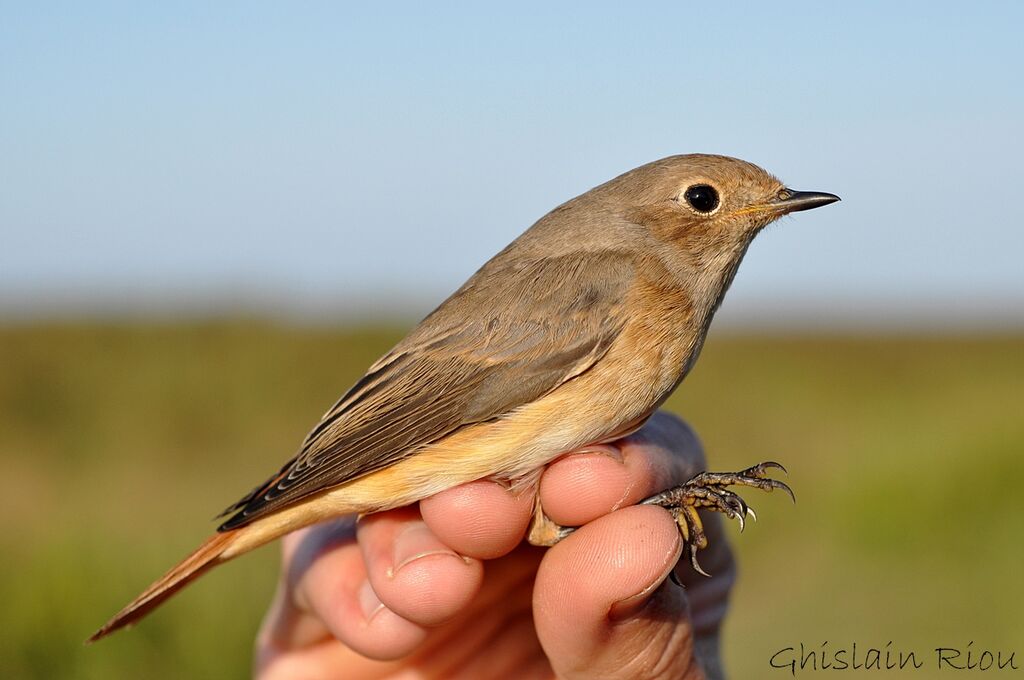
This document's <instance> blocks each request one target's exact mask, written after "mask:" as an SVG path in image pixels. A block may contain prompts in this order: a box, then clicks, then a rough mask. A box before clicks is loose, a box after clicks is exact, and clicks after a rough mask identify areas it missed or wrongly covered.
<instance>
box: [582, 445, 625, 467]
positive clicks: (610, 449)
mask: <svg viewBox="0 0 1024 680" xmlns="http://www.w3.org/2000/svg"><path fill="white" fill-rule="evenodd" d="M576 453H596V454H598V455H601V456H606V457H608V458H611V459H612V460H614V461H615V462H616V463H625V462H626V460H625V458H623V457H622V449H620V448H619V447H617V446H612V445H611V444H596V445H594V446H588V447H587V448H585V449H582V450H580V451H576Z"/></svg>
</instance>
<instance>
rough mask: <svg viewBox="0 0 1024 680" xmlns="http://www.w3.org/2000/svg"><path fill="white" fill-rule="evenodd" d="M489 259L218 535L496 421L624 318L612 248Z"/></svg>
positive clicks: (619, 265) (558, 378)
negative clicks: (501, 260)
mask: <svg viewBox="0 0 1024 680" xmlns="http://www.w3.org/2000/svg"><path fill="white" fill-rule="evenodd" d="M494 263H495V261H494V260H492V261H491V262H490V263H488V265H485V266H484V268H482V269H481V270H480V271H478V272H477V273H476V274H475V275H474V276H473V278H471V279H470V280H469V281H467V282H466V284H465V285H464V286H463V287H462V288H460V289H459V290H458V291H457V292H456V293H455V294H454V295H452V297H450V298H449V299H448V300H446V301H445V303H443V304H442V305H441V306H440V307H438V308H437V309H436V310H434V312H432V313H431V314H430V315H429V316H428V317H427V318H426V319H424V320H423V322H421V323H420V325H419V326H417V327H416V328H415V329H414V330H413V331H412V332H411V333H410V334H409V336H407V337H406V338H405V339H404V340H403V341H402V342H400V343H399V344H398V345H397V346H396V347H395V348H394V349H393V350H391V352H389V353H388V354H386V355H385V356H384V357H382V358H381V359H380V360H379V361H377V362H376V363H375V364H374V365H373V366H371V367H370V369H369V371H368V372H367V373H366V375H364V376H363V377H362V378H361V379H360V380H359V381H358V382H357V383H356V384H355V385H354V386H353V387H352V388H351V389H350V390H349V391H348V392H347V393H346V394H345V395H344V396H343V397H342V398H341V399H340V400H339V401H338V402H337V403H336V404H335V405H334V407H333V408H331V410H329V411H328V412H327V413H326V414H324V417H323V419H322V420H321V421H320V423H318V424H317V426H316V427H315V428H314V429H313V430H312V431H311V432H310V433H309V435H308V436H307V437H306V439H305V441H304V442H303V444H302V447H301V448H300V450H299V452H298V454H297V455H296V456H295V458H293V459H292V460H290V461H289V462H288V463H287V464H286V465H285V466H284V467H283V468H281V470H280V471H279V472H278V474H276V475H274V476H273V477H271V478H270V479H269V480H268V481H267V482H265V483H264V484H262V485H260V486H259V487H257V488H256V489H254V490H253V491H252V492H250V493H249V494H247V495H246V496H245V497H243V498H242V499H241V500H239V501H238V502H237V503H235V504H234V505H232V506H231V507H229V508H228V509H227V510H225V512H224V513H223V514H225V515H226V514H230V513H235V514H234V515H233V516H232V517H231V518H230V519H228V520H227V521H226V522H225V523H224V524H223V525H222V526H221V527H220V529H221V530H228V529H233V528H236V527H238V526H242V525H243V524H246V523H248V522H250V521H252V520H254V519H256V518H258V517H261V516H263V515H266V514H268V513H270V512H273V511H274V510H276V509H278V508H281V507H284V506H286V505H289V504H291V503H294V502H295V501H297V500H300V499H302V498H305V497H307V496H309V495H312V494H314V493H317V492H319V491H322V490H324V489H327V488H330V487H333V486H337V485H339V484H344V483H345V482H348V481H351V480H353V479H357V478H359V477H362V476H364V475H366V474H369V473H371V472H374V471H376V470H380V469H382V468H384V467H387V466H389V465H393V464H394V463H397V462H398V461H400V460H402V459H403V458H405V457H407V456H409V455H412V454H413V453H415V451H416V450H418V449H419V448H421V447H423V446H427V445H429V444H431V443H433V442H436V441H438V440H439V439H441V438H443V437H445V436H447V435H449V434H451V433H452V432H455V431H456V430H458V429H460V428H462V427H465V426H467V425H471V424H473V423H479V422H484V421H487V420H491V419H494V418H500V417H501V416H503V415H504V414H507V413H509V412H510V411H512V410H513V409H515V408H516V407H518V406H521V405H522V404H526V403H529V402H531V401H533V400H535V399H537V398H539V397H541V396H543V395H544V394H546V393H548V392H550V391H551V390H553V389H555V388H557V387H558V386H559V385H561V384H562V383H564V382H565V381H567V380H571V379H572V378H574V377H576V376H577V375H579V374H581V373H582V372H584V371H586V370H587V369H588V368H590V367H591V366H593V365H594V363H596V362H597V361H598V360H599V359H600V358H601V356H603V355H604V353H605V352H606V351H607V349H608V347H609V346H610V345H611V344H612V342H613V341H614V340H615V338H616V337H617V336H618V334H619V332H620V330H621V329H622V326H623V324H624V323H625V307H624V304H623V303H624V299H625V296H626V294H627V292H628V289H629V286H630V285H631V283H632V278H633V276H632V275H633V269H632V265H631V262H630V260H629V258H628V257H626V256H624V255H623V254H622V253H616V252H609V251H603V252H598V253H590V254H578V255H575V256H572V257H561V258H543V259H534V260H527V261H515V260H513V261H511V262H509V261H508V260H507V259H506V260H505V261H504V263H503V264H502V265H501V267H500V268H498V267H497V266H495V264H494Z"/></svg>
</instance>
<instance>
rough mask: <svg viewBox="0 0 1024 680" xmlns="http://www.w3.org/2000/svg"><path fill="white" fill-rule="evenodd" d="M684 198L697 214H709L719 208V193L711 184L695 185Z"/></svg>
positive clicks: (687, 191)
mask: <svg viewBox="0 0 1024 680" xmlns="http://www.w3.org/2000/svg"><path fill="white" fill-rule="evenodd" d="M683 198H685V199H686V202H687V203H689V204H690V206H691V207H692V208H693V209H694V210H696V211H697V212H702V213H709V212H711V211H712V210H714V209H715V208H717V207H718V192H717V191H715V188H714V187H713V186H711V185H710V184H694V185H693V186H692V187H690V188H689V189H687V190H686V193H684V194H683Z"/></svg>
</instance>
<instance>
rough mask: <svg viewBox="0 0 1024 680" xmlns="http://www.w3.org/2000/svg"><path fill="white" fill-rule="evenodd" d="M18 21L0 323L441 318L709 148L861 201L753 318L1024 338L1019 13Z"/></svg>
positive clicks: (322, 7)
mask: <svg viewBox="0 0 1024 680" xmlns="http://www.w3.org/2000/svg"><path fill="white" fill-rule="evenodd" d="M371 4H372V3H359V5H360V6H359V7H350V6H347V5H346V4H344V3H324V4H318V3H288V4H286V3H278V4H275V5H271V4H266V5H262V4H257V3H237V4H231V3H197V4H187V3H153V4H152V5H150V6H146V7H141V6H136V5H135V4H124V5H111V4H107V5H102V4H88V5H86V4H83V3H67V4H63V5H61V4H50V3H46V4H45V5H44V4H43V3H18V4H15V3H3V4H0V309H2V310H6V313H8V314H10V313H12V312H18V313H22V314H24V313H26V311H28V312H35V313H55V312H66V311H69V310H76V311H78V312H83V311H84V312H89V311H96V310H106V311H111V310H113V311H117V310H130V311H138V310H140V309H148V310H160V309H208V308H214V309H226V310H230V309H232V308H234V307H235V306H242V307H246V308H249V309H257V310H270V311H275V312H280V311H290V312H293V313H295V312H298V313H307V314H312V315H318V314H322V315H333V314H336V313H344V312H353V311H355V312H358V313H367V312H370V313H373V312H379V311H381V310H399V311H408V312H410V313H418V312H424V311H426V310H427V309H429V308H430V307H431V306H432V305H433V304H434V303H436V302H438V301H439V300H440V299H441V298H442V297H443V296H444V295H446V294H447V293H448V292H450V291H451V290H452V289H454V288H455V287H456V286H457V285H458V284H459V283H461V281H462V280H464V279H465V278H466V277H467V276H468V275H469V274H470V273H472V271H474V270H475V269H476V267H478V266H479V265H480V264H482V263H483V261H484V260H486V259H487V258H488V257H489V256H490V255H492V254H493V253H494V252H496V251H497V250H498V249H500V248H501V247H502V246H503V245H504V244H505V243H507V242H508V241H510V240H511V239H512V238H514V237H515V236H516V235H517V234H518V233H519V232H521V231H522V230H523V229H525V228H526V227H527V226H529V225H530V224H531V223H532V222H533V221H534V220H536V219H537V218H538V217H540V216H541V215H543V214H544V213H545V212H547V210H549V209H550V208H552V207H554V206H555V205H556V204H558V203H560V202H562V201H564V200H566V199H568V198H570V197H572V196H574V195H576V194H578V193H580V192H582V191H585V190H586V189H588V188H589V187H591V186H593V185H595V184H598V183H600V182H602V181H604V180H606V179H608V178H610V177H612V176H614V175H616V174H619V173H620V172H622V171H624V170H627V169H629V168H631V167H634V166H636V165H639V164H641V163H644V162H647V161H650V160H654V159H656V158H660V157H662V156H666V155H670V154H673V153H685V152H695V151H701V152H714V153H725V154H730V155H736V156H740V157H743V158H745V159H748V160H751V161H754V162H756V163H758V164H760V165H762V166H764V167H766V168H767V169H769V170H770V171H772V172H774V173H776V174H777V175H779V176H780V177H782V178H783V179H784V180H785V181H787V182H788V183H789V184H790V185H791V186H793V187H795V188H799V189H814V190H824V191H831V192H834V193H838V194H840V195H841V196H842V197H843V199H844V201H843V202H842V203H841V204H838V205H835V206H830V207H828V208H826V209H823V210H821V211H815V212H813V213H804V214H801V215H799V216H796V217H793V218H790V219H787V220H785V221H784V222H783V223H782V224H780V225H776V226H775V227H773V228H771V229H769V230H768V231H767V232H765V233H764V234H762V236H761V237H760V238H759V239H758V241H757V242H756V243H755V245H754V247H753V248H752V249H751V251H750V253H749V255H748V257H747V260H746V262H745V263H744V266H743V267H742V268H741V270H740V274H739V276H738V277H737V280H736V283H735V285H734V288H733V291H732V293H731V295H730V297H729V298H728V299H727V304H726V308H725V312H726V315H727V316H729V317H730V318H731V319H734V320H737V319H743V318H747V319H754V320H758V319H759V320H761V321H764V322H771V321H772V320H773V319H776V320H777V319H786V318H790V317H794V318H795V317H800V318H804V319H807V318H816V317H817V316H821V317H822V318H826V317H827V318H828V319H832V320H839V321H842V320H843V319H847V320H851V319H856V320H858V321H857V322H858V323H859V322H860V321H866V322H869V323H870V322H873V321H878V320H884V319H888V320H890V321H892V322H895V323H901V322H905V321H906V320H908V319H914V318H918V317H920V318H924V317H927V318H930V319H931V320H932V321H936V320H937V321H938V322H940V323H942V322H947V321H948V322H951V323H959V322H962V321H965V320H966V321H967V322H970V321H972V320H974V321H976V320H978V319H979V318H984V319H985V320H987V321H989V322H992V321H995V322H996V323H1010V324H1016V325H1020V324H1022V323H1024V266H1022V264H1021V262H1020V253H1021V252H1022V251H1024V219H1022V218H1021V216H1020V214H1021V213H1020V210H1019V208H1018V206H1017V203H1018V200H1019V199H1018V193H1019V192H1020V190H1021V189H1020V185H1021V182H1022V175H1024V173H1022V170H1021V168H1022V167H1024V164H1022V160H1021V159H1022V157H1024V129H1022V128H1024V125H1022V121H1024V41H1022V40H1021V38H1020V30H1021V27H1022V26H1024V3H1019V2H1005V3H975V4H971V5H967V4H965V3H952V2H950V3H946V2H920V3H893V2H887V3H868V2H862V3H822V2H787V3H784V4H782V5H780V4H778V3H770V4H769V3H759V4H757V5H753V4H751V5H749V6H740V5H738V4H735V3H729V4H728V6H722V4H721V3H683V2H673V3H637V4H635V6H629V5H627V3H606V4H600V3H578V4H577V3H550V2H547V3H514V4H513V5H509V6H507V7H504V8H494V7H486V8H484V7H481V6H479V5H478V4H470V3H465V4H455V3H451V4H448V3H446V4H444V5H443V6H442V5H441V3H408V4H405V3H377V4H373V6H363V5H371Z"/></svg>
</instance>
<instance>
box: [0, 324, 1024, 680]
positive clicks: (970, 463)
mask: <svg viewBox="0 0 1024 680" xmlns="http://www.w3.org/2000/svg"><path fill="white" fill-rule="evenodd" d="M399 335H400V330H397V329H396V330H390V331H389V330H345V329H326V328H308V327H293V326H283V325H274V324H264V323H257V322H241V321H239V322H231V323H227V322H225V323H205V324H198V323H197V324H190V325H183V324H179V325H158V324H126V323H120V324H107V325H102V324H92V325H87V324H64V325H58V324H48V325H35V326H21V327H8V328H6V329H0V456H2V458H0V460H2V462H3V468H4V472H5V476H4V480H5V483H4V488H3V492H2V499H3V501H2V503H3V506H2V507H3V508H4V512H3V513H0V523H2V524H0V551H2V555H3V559H2V560H0V594H2V598H3V599H2V602H3V606H2V607H0V630H2V631H3V634H2V635H0V666H2V669H3V670H2V676H3V677H5V678H47V679H51V678H64V677H75V678H121V677H123V678H129V677H145V678H234V677H244V676H246V675H247V674H248V672H249V657H250V649H251V641H252V638H253V635H254V632H255V630H256V627H257V625H258V622H259V619H260V616H261V614H262V611H263V609H264V607H265V606H266V604H267V602H268V599H269V597H270V594H271V589H272V587H273V584H274V580H275V578H276V564H275V563H276V548H273V547H271V548H265V549H263V550H261V551H259V552H258V553H257V554H255V555H253V556H249V557H247V558H245V559H244V560H240V561H238V562H236V563H232V564H230V565H228V566H226V567H223V568H222V569H219V570H217V571H215V572H214V573H212V574H211V575H209V576H208V577H206V578H204V579H203V580H201V581H200V582H199V583H198V584H196V585H195V586H193V587H192V588H190V589H189V590H188V591H186V593H185V594H184V595H183V596H182V597H180V598H177V599H175V600H173V601H172V602H171V603H170V604H168V605H167V606H166V607H165V608H163V609H162V610H160V611H159V612H158V613H157V614H156V615H154V616H152V617H151V618H150V619H147V620H146V622H145V623H144V624H142V625H141V626H139V627H137V628H135V629H134V630H132V631H129V632H127V633H122V634H119V635H117V636H115V637H113V638H111V639H110V640H107V641H104V642H102V643H100V644H98V645H94V646H90V647H85V646H83V645H82V640H83V639H84V638H85V637H86V636H87V635H88V634H89V633H91V632H92V631H93V630H94V629H95V628H96V627H97V626H98V625H99V624H100V623H102V622H103V620H104V619H105V618H106V617H107V616H108V615H109V614H111V613H112V612H113V611H114V610H116V609H117V608H119V607H120V606H121V605H122V604H124V602H125V600H127V599H128V598H129V597H131V596H133V595H134V594H135V593H136V592H137V591H138V590H139V589H140V588H141V587H143V586H144V585H146V584H148V583H149V581H150V580H151V579H152V578H153V577H155V576H156V575H158V574H159V573H161V572H162V571H163V570H164V569H165V568H166V567H168V566H169V565H170V564H171V563H172V562H174V561H175V560H177V559H178V558H179V557H181V556H182V555H183V554H184V553H185V552H186V551H188V550H189V549H191V548H192V547H193V545H194V544H195V543H196V542H197V541H198V540H200V539H201V538H203V537H204V536H205V534H207V533H208V532H209V531H210V530H211V527H212V525H211V524H210V522H209V520H210V518H211V517H212V516H213V515H214V514H215V513H217V512H218V511H219V510H221V508H222V507H223V506H225V505H227V504H228V503H229V502H231V501H233V500H235V499H236V498H237V497H238V496H240V495H241V494H242V493H244V492H245V491H247V490H248V489H249V488H251V487H252V486H253V485H254V484H256V483H257V482H259V481H262V479H263V478H264V477H265V476H266V475H267V474H268V473H269V472H271V471H272V470H274V469H276V468H277V467H278V466H279V465H280V463H281V462H282V460H283V459H284V458H285V457H287V456H288V455H290V454H291V453H292V451H293V450H294V448H295V446H296V444H297V443H298V441H299V440H300V439H301V438H302V436H303V435H304V434H305V433H306V431H307V430H308V429H309V427H310V426H311V425H312V424H313V422H314V420H315V419H316V418H317V416H319V414H321V413H322V412H323V411H324V410H325V409H326V407H327V406H329V405H330V404H331V403H332V402H333V401H334V400H335V398H336V397H337V396H338V395H339V394H340V393H341V391H342V390H343V389H344V388H346V387H347V386H348V385H349V384H351V383H352V382H353V381H354V380H355V379H356V378H357V377H358V376H359V374H360V373H361V371H362V369H364V368H365V367H366V366H367V365H368V364H369V363H370V362H371V361H372V360H373V359H375V358H376V357H377V355H378V354H380V353H381V352H382V351H384V350H386V349H387V348H388V347H389V346H390V344H391V343H393V342H394V341H395V340H396V339H397V338H398V336H399ZM1022 378H1024V337H1022V336H1007V337H998V338H997V337H992V338H981V337H978V338H970V337H963V338H948V337H947V338H938V339H930V338H927V337H923V336H922V337H913V338H844V337H831V336H820V337H793V338H784V337H738V336H729V335H721V334H719V335H716V336H714V337H712V338H711V340H709V342H708V345H707V349H706V350H705V353H704V356H703V358H702V360H701V362H700V363H699V364H698V366H697V368H696V370H695V371H694V373H693V374H692V375H691V376H690V378H689V379H688V380H687V382H686V383H685V384H684V386H683V387H682V389H681V390H680V391H679V392H678V393H677V394H676V395H675V396H674V397H673V398H672V400H671V401H670V402H669V404H668V407H669V408H670V409H671V410H674V411H676V412H678V413H680V414H683V415H684V416H685V417H686V418H687V419H688V420H689V421H690V422H691V423H693V425H694V426H695V427H696V428H697V430H698V432H700V433H701V435H702V437H703V439H704V442H705V445H706V448H707V451H708V456H709V458H710V460H711V461H712V466H713V467H714V468H717V469H726V470H728V469H734V468H738V467H744V466H746V465H748V464H751V463H754V462H757V461H760V460H763V459H766V458H772V459H777V460H780V461H782V462H784V463H785V464H786V465H787V466H788V467H789V470H790V478H789V480H788V481H789V482H790V484H791V485H792V486H793V487H794V489H795V490H796V493H797V496H798V499H799V502H798V504H797V505H795V506H793V505H791V504H790V503H789V502H788V501H787V500H786V499H785V497H784V496H780V495H778V494H775V495H773V496H768V497H761V498H758V497H756V496H751V495H748V499H750V500H752V501H753V504H754V505H755V506H756V507H757V509H758V511H759V513H758V514H759V517H760V521H759V522H758V523H757V524H753V525H751V526H749V527H748V529H747V531H746V532H745V533H744V534H743V535H742V536H740V535H739V534H738V532H735V530H734V534H733V535H734V538H735V545H736V548H737V551H738V553H739V558H740V567H741V583H740V586H739V588H738V590H737V592H736V595H735V599H734V605H733V611H732V615H731V619H730V622H729V624H728V628H727V639H726V643H725V644H726V646H725V649H726V660H727V665H728V667H729V668H730V670H731V671H732V676H733V677H735V678H762V677H765V678H770V677H780V678H781V677H790V675H789V671H788V670H787V671H785V672H784V671H781V670H775V671H773V670H771V669H770V668H769V666H768V659H769V657H770V656H771V655H772V653H774V652H775V651H777V650H779V649H782V648H784V647H789V646H799V644H800V643H801V642H802V643H804V645H805V646H807V647H808V648H809V649H814V650H819V649H820V648H821V645H822V643H823V642H825V641H826V640H827V641H828V643H829V647H830V648H832V649H837V648H841V647H846V648H848V649H849V648H851V646H852V643H854V642H856V643H857V645H858V648H859V649H862V650H863V649H864V648H865V647H872V646H873V647H879V648H885V646H886V644H887V643H888V642H889V641H892V647H891V648H890V649H892V650H914V651H915V652H917V653H918V656H919V658H921V659H922V660H923V661H926V663H928V664H931V667H934V659H933V657H934V652H933V651H932V650H933V649H934V648H935V647H938V646H946V647H956V646H959V647H963V648H964V649H966V648H967V645H968V643H969V642H971V641H973V645H972V647H971V649H972V650H974V652H975V654H980V653H981V652H982V651H983V650H985V649H989V650H993V651H995V650H1002V651H1003V652H1004V658H1005V655H1006V653H1008V652H1009V651H1016V652H1017V654H1016V664H1017V666H1018V667H1020V668H1024V579H1022V578H1021V574H1022V569H1024V491H1022V485H1024V416H1022V414H1024V381H1022ZM926 668H929V666H926ZM804 672H807V671H804ZM807 673H808V676H810V677H814V676H815V675H817V674H814V673H809V672H807ZM861 673H864V672H863V671H862V672H861ZM797 674H798V675H801V671H800V670H799V669H797ZM851 675H853V676H854V677H859V674H856V673H851ZM870 676H871V677H890V676H892V677H911V676H912V677H932V676H933V672H926V671H925V670H922V671H917V672H916V673H910V672H904V673H903V674H896V673H892V674H887V673H884V672H873V673H871V674H870ZM844 677H845V675H844Z"/></svg>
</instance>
